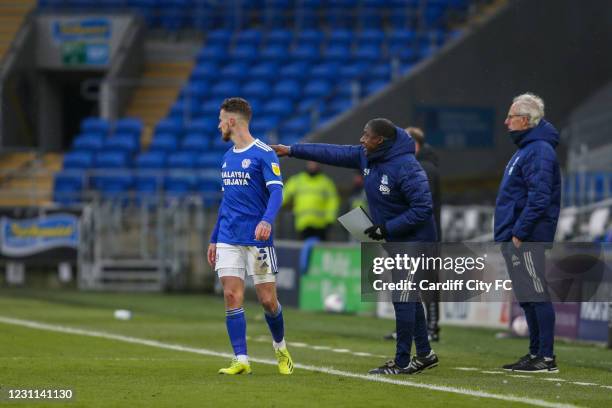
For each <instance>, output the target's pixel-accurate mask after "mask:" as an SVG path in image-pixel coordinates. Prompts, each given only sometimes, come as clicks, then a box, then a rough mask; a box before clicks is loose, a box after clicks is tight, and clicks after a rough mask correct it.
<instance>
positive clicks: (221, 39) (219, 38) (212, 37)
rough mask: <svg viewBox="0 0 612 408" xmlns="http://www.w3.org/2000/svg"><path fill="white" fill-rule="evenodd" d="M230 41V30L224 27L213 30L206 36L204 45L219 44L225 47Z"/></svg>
mask: <svg viewBox="0 0 612 408" xmlns="http://www.w3.org/2000/svg"><path fill="white" fill-rule="evenodd" d="M231 41H232V32H231V31H230V30H226V29H224V28H219V29H216V30H213V31H211V32H209V33H208V35H207V36H206V45H215V46H217V45H219V46H223V47H227V46H228V45H229V43H230V42H231Z"/></svg>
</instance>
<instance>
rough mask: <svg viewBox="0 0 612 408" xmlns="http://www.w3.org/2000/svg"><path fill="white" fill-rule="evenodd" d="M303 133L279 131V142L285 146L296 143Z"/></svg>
mask: <svg viewBox="0 0 612 408" xmlns="http://www.w3.org/2000/svg"><path fill="white" fill-rule="evenodd" d="M303 136H304V135H302V134H299V133H284V132H281V133H280V135H279V136H278V138H279V140H278V141H279V142H280V143H281V144H284V145H287V146H291V145H292V144H296V143H298V142H299V141H300V140H302V138H303Z"/></svg>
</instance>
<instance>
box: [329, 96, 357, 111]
mask: <svg viewBox="0 0 612 408" xmlns="http://www.w3.org/2000/svg"><path fill="white" fill-rule="evenodd" d="M351 107H352V103H351V100H350V98H343V97H336V98H334V99H332V100H331V101H330V102H329V103H328V104H327V112H329V113H330V114H333V115H339V114H342V113H344V112H346V111H348V110H350V109H351Z"/></svg>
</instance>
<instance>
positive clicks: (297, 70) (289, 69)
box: [280, 61, 310, 80]
mask: <svg viewBox="0 0 612 408" xmlns="http://www.w3.org/2000/svg"><path fill="white" fill-rule="evenodd" d="M309 70H310V64H309V63H308V62H305V61H296V62H292V63H289V64H287V65H285V66H283V67H282V68H281V70H280V77H281V78H284V79H295V80H303V79H304V78H306V76H308V72H309Z"/></svg>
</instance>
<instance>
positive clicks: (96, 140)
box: [72, 133, 104, 152]
mask: <svg viewBox="0 0 612 408" xmlns="http://www.w3.org/2000/svg"><path fill="white" fill-rule="evenodd" d="M103 145H104V137H103V136H101V135H99V134H97V133H93V134H92V133H81V134H78V135H76V137H75V138H74V140H73V141H72V151H75V152H76V151H79V152H81V151H85V152H95V151H97V150H100V149H101V148H102V146H103Z"/></svg>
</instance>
